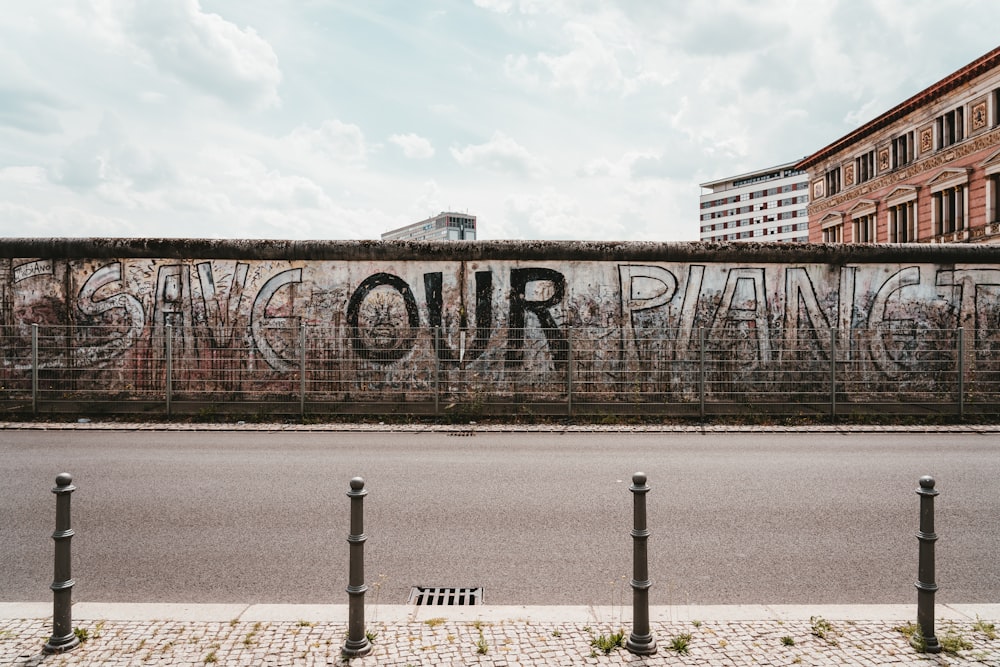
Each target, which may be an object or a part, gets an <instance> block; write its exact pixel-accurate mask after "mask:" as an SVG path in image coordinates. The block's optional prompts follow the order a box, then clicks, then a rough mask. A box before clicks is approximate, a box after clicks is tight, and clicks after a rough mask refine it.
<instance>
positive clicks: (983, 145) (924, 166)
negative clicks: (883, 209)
mask: <svg viewBox="0 0 1000 667" xmlns="http://www.w3.org/2000/svg"><path fill="white" fill-rule="evenodd" d="M922 134H923V131H922V130H921V135H922ZM921 143H923V139H922V138H921ZM991 146H1000V128H995V129H993V130H992V131H990V132H986V133H984V134H980V135H979V136H978V137H976V138H975V139H974V140H972V141H966V142H965V143H963V144H962V145H960V146H958V147H957V148H955V149H954V150H950V151H948V152H947V153H938V154H937V155H932V156H930V157H927V158H925V159H922V160H920V161H919V162H916V163H915V164H913V165H911V166H909V167H907V168H906V169H900V170H898V171H894V172H892V173H890V174H886V175H885V176H882V177H880V178H878V179H876V180H874V181H870V182H869V183H868V187H869V191H871V192H874V191H876V190H880V189H881V188H884V187H887V186H889V185H892V184H893V183H899V182H900V181H910V180H913V179H915V178H917V177H918V176H920V175H921V174H923V173H925V172H927V171H930V170H932V169H936V168H938V167H940V166H942V165H944V164H946V163H947V162H950V161H952V160H954V159H958V158H962V157H965V156H966V155H971V154H972V153H977V152H979V151H981V150H984V149H987V148H990V147H991ZM819 182H820V183H822V181H819ZM813 187H815V182H814V184H813ZM859 194H860V193H859V192H857V191H851V192H842V193H840V194H838V195H837V196H835V197H830V198H828V199H824V200H823V201H817V202H815V203H813V204H810V205H809V208H808V209H807V210H808V211H809V216H810V217H812V216H813V215H817V214H819V213H822V212H823V211H826V210H827V209H831V208H834V207H837V206H840V205H841V204H843V203H844V202H847V201H851V200H852V199H855V198H856V197H857V196H858V195H859ZM820 196H821V195H820ZM815 198H816V196H815V195H814V199H815Z"/></svg>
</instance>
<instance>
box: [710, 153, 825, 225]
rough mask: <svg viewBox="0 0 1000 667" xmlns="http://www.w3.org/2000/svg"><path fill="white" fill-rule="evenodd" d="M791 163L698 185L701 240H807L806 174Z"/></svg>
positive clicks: (807, 198)
mask: <svg viewBox="0 0 1000 667" xmlns="http://www.w3.org/2000/svg"><path fill="white" fill-rule="evenodd" d="M796 164H797V163H796V162H788V163H785V164H782V165H778V166H776V167H770V168H768V169H760V170H758V171H752V172H749V173H746V174H740V175H739V176H730V177H727V178H722V179H719V180H717V181H709V182H708V183H702V184H701V187H702V188H704V189H706V190H708V192H704V191H703V194H702V195H701V197H700V200H701V216H700V220H701V234H700V236H699V238H700V239H701V240H702V241H786V242H792V243H795V242H806V241H808V240H809V215H808V212H807V208H806V207H807V206H808V204H809V174H808V173H807V172H805V171H796V170H795V165H796Z"/></svg>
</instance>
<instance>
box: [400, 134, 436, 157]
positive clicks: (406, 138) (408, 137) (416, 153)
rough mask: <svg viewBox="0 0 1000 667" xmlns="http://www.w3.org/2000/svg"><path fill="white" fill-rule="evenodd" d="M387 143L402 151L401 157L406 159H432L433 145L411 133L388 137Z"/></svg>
mask: <svg viewBox="0 0 1000 667" xmlns="http://www.w3.org/2000/svg"><path fill="white" fill-rule="evenodd" d="M389 141H390V142H391V143H394V144H396V145H397V146H399V147H400V148H401V149H403V155H405V156H406V157H408V158H413V159H417V160H426V159H427V158H430V157H434V145H433V144H431V142H430V141H429V140H428V139H426V138H424V137H421V136H419V135H416V134H413V133H410V134H394V135H392V136H390V137H389Z"/></svg>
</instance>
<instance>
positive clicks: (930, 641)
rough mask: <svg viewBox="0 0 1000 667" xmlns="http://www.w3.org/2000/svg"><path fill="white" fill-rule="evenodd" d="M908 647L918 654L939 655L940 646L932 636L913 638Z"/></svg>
mask: <svg viewBox="0 0 1000 667" xmlns="http://www.w3.org/2000/svg"><path fill="white" fill-rule="evenodd" d="M910 646H912V647H913V648H914V649H915V650H917V651H919V652H920V653H940V652H941V644H939V643H938V640H937V637H934V636H933V635H932V636H930V637H921V638H919V639H918V638H917V637H913V638H912V639H910Z"/></svg>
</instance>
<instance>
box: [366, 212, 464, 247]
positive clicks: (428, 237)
mask: <svg viewBox="0 0 1000 667" xmlns="http://www.w3.org/2000/svg"><path fill="white" fill-rule="evenodd" d="M382 240H383V241H475V240H476V216H474V215H469V214H468V213H454V212H450V211H442V212H440V213H438V214H437V215H435V216H434V217H433V218H427V219H426V220H421V221H420V222H415V223H413V224H412V225H406V226H405V227H400V228H398V229H393V230H390V231H388V232H386V233H384V234H382Z"/></svg>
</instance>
